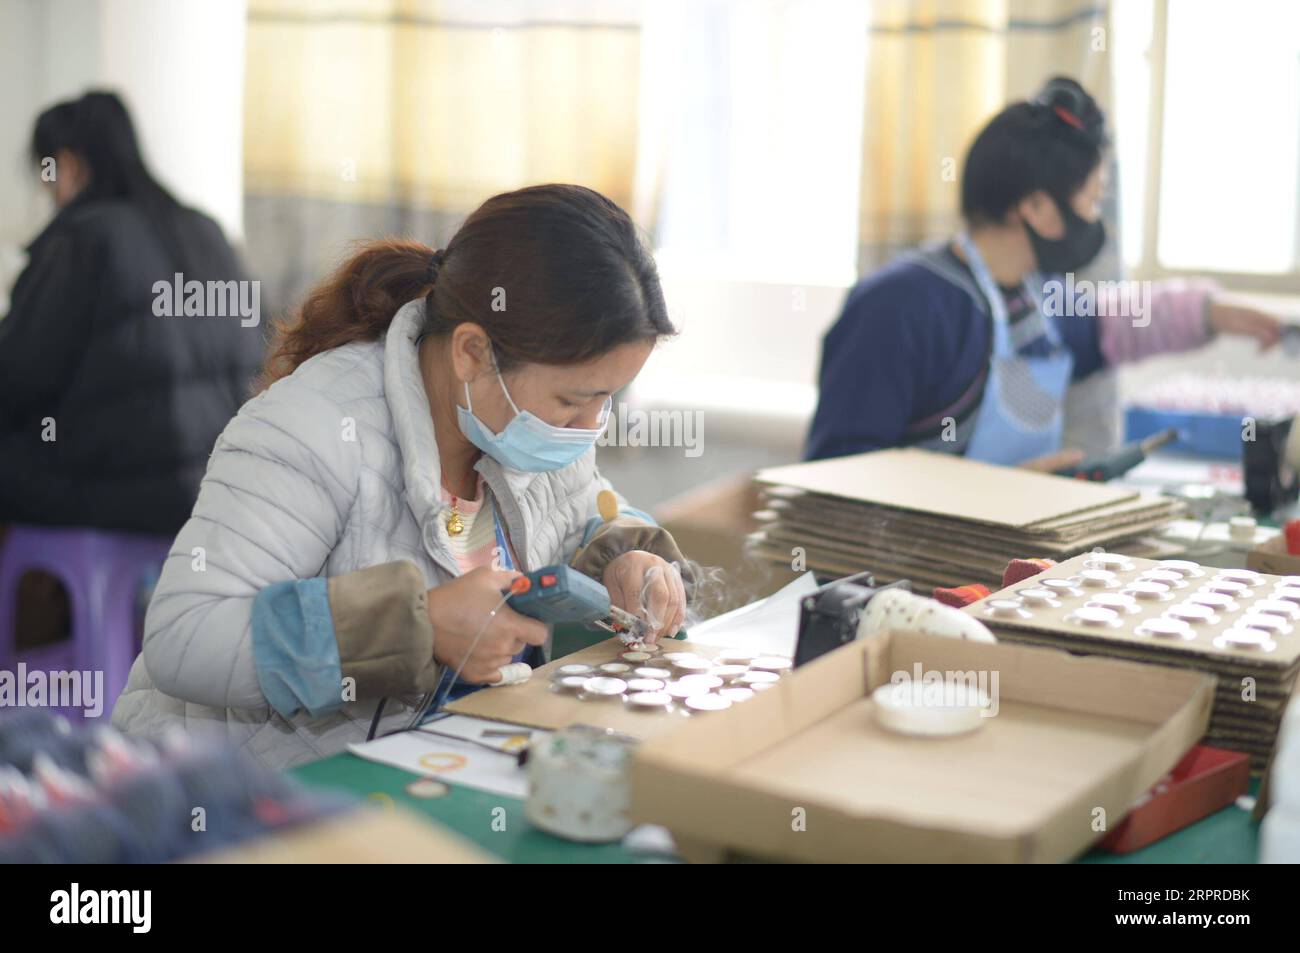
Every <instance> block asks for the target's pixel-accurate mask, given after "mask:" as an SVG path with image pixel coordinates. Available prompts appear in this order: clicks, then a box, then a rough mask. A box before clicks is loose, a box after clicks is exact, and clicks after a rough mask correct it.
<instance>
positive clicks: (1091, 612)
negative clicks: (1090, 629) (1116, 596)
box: [1065, 606, 1119, 626]
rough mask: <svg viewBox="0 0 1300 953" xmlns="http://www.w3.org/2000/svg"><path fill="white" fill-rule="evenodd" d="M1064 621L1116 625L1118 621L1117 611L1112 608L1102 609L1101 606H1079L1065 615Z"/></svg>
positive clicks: (1081, 623)
mask: <svg viewBox="0 0 1300 953" xmlns="http://www.w3.org/2000/svg"><path fill="white" fill-rule="evenodd" d="M1065 621H1066V622H1077V623H1079V624H1080V625H1110V626H1113V625H1117V624H1118V623H1119V613H1118V612H1116V611H1115V610H1114V609H1103V608H1102V607H1101V606H1080V607H1079V608H1078V609H1075V610H1074V611H1073V612H1071V613H1070V614H1069V615H1067V616H1066V617H1065Z"/></svg>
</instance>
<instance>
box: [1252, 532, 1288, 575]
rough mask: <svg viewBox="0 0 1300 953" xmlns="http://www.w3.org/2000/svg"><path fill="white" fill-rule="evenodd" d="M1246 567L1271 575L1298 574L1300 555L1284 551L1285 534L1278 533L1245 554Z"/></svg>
mask: <svg viewBox="0 0 1300 953" xmlns="http://www.w3.org/2000/svg"><path fill="white" fill-rule="evenodd" d="M1246 568H1247V569H1253V570H1255V572H1266V573H1268V574H1269V575H1271V576H1300V556H1292V555H1291V554H1290V553H1288V552H1287V551H1286V536H1284V535H1283V534H1281V533H1279V534H1278V535H1277V536H1274V537H1273V538H1272V539H1270V540H1269V541H1268V542H1267V543H1260V544H1259V545H1258V546H1256V547H1255V548H1254V549H1252V550H1251V551H1250V552H1248V553H1247V554H1246Z"/></svg>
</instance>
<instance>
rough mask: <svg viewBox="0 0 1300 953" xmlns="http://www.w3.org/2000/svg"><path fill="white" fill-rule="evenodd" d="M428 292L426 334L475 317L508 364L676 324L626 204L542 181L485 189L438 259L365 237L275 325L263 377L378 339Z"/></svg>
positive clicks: (585, 350)
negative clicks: (496, 191)
mask: <svg viewBox="0 0 1300 953" xmlns="http://www.w3.org/2000/svg"><path fill="white" fill-rule="evenodd" d="M421 295H423V296H424V299H425V306H426V307H425V310H426V321H425V326H424V328H423V333H424V334H425V335H428V336H433V337H441V336H444V335H447V334H450V333H451V332H452V330H453V329H454V328H455V327H456V326H457V325H458V324H461V323H463V322H465V321H473V322H474V323H476V324H478V325H479V326H481V327H482V328H483V330H484V331H485V332H487V336H488V338H489V339H490V340H491V341H492V345H493V350H494V353H495V355H496V360H497V365H498V367H500V369H501V370H503V371H505V370H509V369H510V368H512V367H514V366H516V365H518V364H523V363H535V364H576V363H581V362H583V361H586V360H590V359H592V358H596V357H599V356H600V355H602V354H606V353H608V352H609V351H611V350H613V349H614V348H616V347H618V346H619V345H622V344H628V343H632V342H634V341H653V340H657V339H659V338H661V337H665V336H669V335H672V334H676V333H677V332H676V329H675V328H674V327H673V325H672V322H670V321H669V319H668V309H667V307H666V306H665V304H664V297H663V291H662V290H661V289H660V287H659V274H658V271H657V270H656V268H655V262H654V258H653V256H651V254H650V251H649V249H648V248H647V247H646V245H645V243H644V241H643V240H642V238H641V236H640V234H639V233H638V232H637V229H636V226H635V225H634V224H633V223H632V220H631V219H630V218H629V217H628V215H627V213H626V212H624V211H623V210H622V209H620V208H619V207H618V206H617V205H615V204H614V203H613V202H611V201H610V200H609V199H607V198H605V197H604V196H602V195H600V194H599V193H597V192H593V191H592V190H591V189H587V188H583V187H582V186H578V185H538V186H533V187H530V188H526V189H520V190H518V191H516V192H506V193H504V194H502V195H497V196H494V197H493V198H490V199H488V200H487V201H486V202H484V203H483V204H482V205H481V206H479V208H478V209H477V210H476V211H475V212H473V213H472V214H471V215H470V216H469V218H467V219H466V220H465V222H464V223H463V224H462V225H461V227H460V228H459V229H458V230H457V232H456V234H455V235H454V236H453V237H452V239H451V241H450V242H449V243H448V244H447V247H446V249H445V250H443V251H442V252H440V253H439V259H438V260H435V259H434V250H433V249H432V248H429V247H428V246H426V245H423V244H421V243H419V242H415V241H410V240H399V239H385V240H381V241H372V242H367V243H365V244H364V245H363V246H362V247H361V249H360V250H359V251H358V252H357V253H356V254H354V255H353V256H352V258H350V259H349V260H348V261H347V262H346V263H345V264H344V265H343V266H342V267H340V268H339V269H337V270H336V271H335V272H334V273H333V274H332V275H330V276H329V277H328V278H327V279H326V280H325V281H324V282H323V283H322V284H320V285H318V286H317V287H316V288H314V289H313V290H312V291H311V292H310V293H309V294H308V295H307V297H306V299H305V300H304V301H303V303H302V305H301V306H300V308H299V309H298V310H297V311H296V312H295V313H294V314H292V315H291V316H290V318H289V319H288V320H287V321H285V322H281V323H279V324H278V325H277V326H276V328H275V331H274V336H273V339H272V342H271V347H270V350H269V352H268V357H267V361H266V366H265V368H264V370H263V375H262V384H263V386H268V385H270V384H272V383H274V382H275V381H276V380H278V379H279V378H281V377H284V376H286V375H288V374H291V373H293V371H294V370H296V369H297V367H298V366H299V365H300V364H302V363H303V362H304V361H306V360H307V359H308V358H310V357H313V356H315V355H317V354H320V353H323V352H324V351H328V350H331V349H333V348H336V347H340V346H342V345H344V344H348V343H351V342H353V341H373V340H376V339H378V338H379V337H380V336H381V335H382V334H383V333H384V332H385V331H386V330H387V328H388V326H389V324H391V323H392V320H393V315H394V314H395V313H396V312H397V310H398V308H400V307H401V306H402V305H404V304H406V303H407V302H408V301H412V300H414V299H415V298H418V297H420V296H421Z"/></svg>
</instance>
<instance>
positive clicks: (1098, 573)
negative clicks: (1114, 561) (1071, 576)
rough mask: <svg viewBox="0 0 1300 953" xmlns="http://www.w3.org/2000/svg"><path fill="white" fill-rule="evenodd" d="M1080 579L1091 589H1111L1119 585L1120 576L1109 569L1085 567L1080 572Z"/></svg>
mask: <svg viewBox="0 0 1300 953" xmlns="http://www.w3.org/2000/svg"><path fill="white" fill-rule="evenodd" d="M1079 581H1080V582H1082V583H1083V584H1084V585H1085V586H1087V587H1088V588H1089V589H1109V588H1111V587H1113V586H1118V585H1119V577H1118V576H1116V575H1115V574H1114V573H1113V572H1111V571H1110V570H1109V569H1084V570H1083V571H1081V572H1080V573H1079Z"/></svg>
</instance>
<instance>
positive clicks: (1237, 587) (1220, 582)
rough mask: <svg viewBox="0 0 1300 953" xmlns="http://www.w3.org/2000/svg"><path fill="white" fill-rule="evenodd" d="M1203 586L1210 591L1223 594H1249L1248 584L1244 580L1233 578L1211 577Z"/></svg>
mask: <svg viewBox="0 0 1300 953" xmlns="http://www.w3.org/2000/svg"><path fill="white" fill-rule="evenodd" d="M1205 588H1206V589H1208V590H1209V591H1210V592H1218V593H1221V594H1222V595H1225V596H1242V595H1246V596H1248V595H1250V586H1248V585H1246V584H1245V583H1244V582H1237V581H1236V580H1235V579H1211V580H1210V581H1209V582H1207V583H1206V584H1205Z"/></svg>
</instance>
